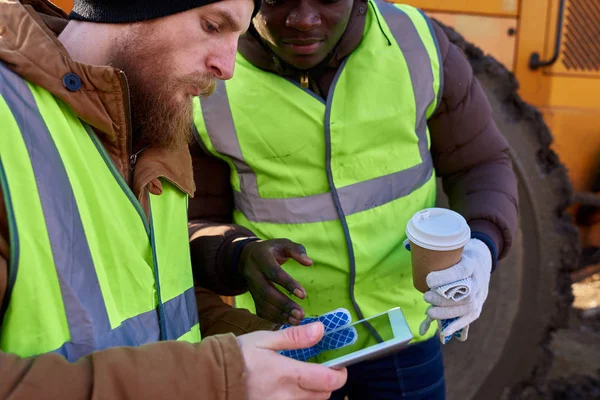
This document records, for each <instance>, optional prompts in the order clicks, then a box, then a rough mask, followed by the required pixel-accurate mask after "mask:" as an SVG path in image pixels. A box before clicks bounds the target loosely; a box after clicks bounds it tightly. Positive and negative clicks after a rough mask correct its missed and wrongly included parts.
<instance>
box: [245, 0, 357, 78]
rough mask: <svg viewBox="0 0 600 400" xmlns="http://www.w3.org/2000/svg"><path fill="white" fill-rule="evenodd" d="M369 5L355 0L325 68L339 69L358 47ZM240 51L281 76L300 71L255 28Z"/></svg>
mask: <svg viewBox="0 0 600 400" xmlns="http://www.w3.org/2000/svg"><path fill="white" fill-rule="evenodd" d="M368 7H369V4H368V2H367V0H354V6H353V8H352V14H351V15H350V20H349V21H348V27H347V28H346V31H345V32H344V35H343V36H342V38H341V39H340V41H339V43H338V44H337V46H336V47H335V49H334V50H333V53H332V54H331V55H330V57H329V59H328V60H327V62H326V63H327V64H326V65H325V66H324V67H325V68H324V69H326V68H333V69H337V68H338V67H339V65H340V63H341V62H342V60H343V59H344V58H345V57H346V56H348V55H349V54H350V53H352V52H353V51H354V49H356V48H357V47H358V45H359V44H360V42H361V40H362V37H363V33H364V29H365V20H366V19H365V16H366V15H367V10H368ZM239 52H240V53H241V54H242V55H243V56H244V58H246V59H247V60H248V61H250V62H251V63H252V64H254V65H255V66H256V67H258V68H260V69H263V70H266V71H270V72H274V73H276V74H278V75H281V76H294V75H296V74H297V72H298V71H297V70H295V69H294V68H293V67H291V66H289V65H287V64H286V63H284V62H283V61H282V60H280V59H279V58H278V57H277V56H276V55H275V54H274V53H273V52H272V51H271V50H270V49H269V48H268V47H267V46H266V45H265V44H264V43H262V40H261V39H260V38H259V37H258V33H256V31H255V30H254V29H251V30H250V31H248V33H247V34H246V35H244V36H242V37H241V38H240V43H239ZM319 67H320V68H323V66H318V67H317V68H319ZM311 72H313V71H311Z"/></svg>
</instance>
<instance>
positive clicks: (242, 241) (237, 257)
mask: <svg viewBox="0 0 600 400" xmlns="http://www.w3.org/2000/svg"><path fill="white" fill-rule="evenodd" d="M259 240H261V239H260V238H258V237H256V236H250V237H241V238H237V239H235V240H234V241H233V254H232V258H231V264H232V266H233V267H234V268H235V269H237V271H238V272H239V273H240V274H243V272H244V257H243V250H244V249H245V248H246V245H247V244H249V243H252V242H257V241H259Z"/></svg>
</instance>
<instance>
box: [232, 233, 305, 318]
mask: <svg viewBox="0 0 600 400" xmlns="http://www.w3.org/2000/svg"><path fill="white" fill-rule="evenodd" d="M290 258H291V259H294V260H296V261H297V262H298V263H299V264H301V265H304V266H307V267H308V266H310V265H312V260H311V259H310V258H308V256H307V255H306V250H305V249H304V246H302V245H300V244H298V243H294V242H292V241H291V240H288V239H272V240H260V241H256V242H250V243H247V244H246V245H245V246H244V248H243V249H242V252H241V254H240V267H241V269H242V274H243V275H244V278H245V279H246V281H247V282H248V289H249V290H250V294H252V298H253V299H254V303H255V304H256V314H257V315H258V316H259V317H261V318H264V319H267V320H269V321H272V322H274V323H279V324H288V323H289V324H292V325H298V324H300V322H301V321H302V319H304V310H303V309H302V307H300V306H299V305H298V304H296V303H295V302H294V301H293V300H292V299H290V298H289V297H288V296H286V295H285V294H283V293H281V292H280V291H279V289H277V288H276V287H275V285H274V283H276V284H277V285H279V286H281V287H283V288H285V289H286V290H287V291H288V292H289V293H290V295H292V294H293V295H294V296H296V297H297V298H299V299H304V298H306V291H305V290H304V288H303V287H302V285H300V283H299V282H298V281H296V280H295V279H294V278H292V277H291V276H290V275H289V274H288V273H287V272H285V271H284V270H283V268H282V267H281V266H282V265H283V264H285V263H286V262H287V261H288V260H289V259H290Z"/></svg>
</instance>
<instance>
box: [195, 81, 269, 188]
mask: <svg viewBox="0 0 600 400" xmlns="http://www.w3.org/2000/svg"><path fill="white" fill-rule="evenodd" d="M200 105H201V107H202V115H203V116H204V123H205V124H206V130H207V131H208V132H209V135H210V141H211V142H212V145H213V147H214V148H215V149H216V150H217V151H218V152H219V153H221V154H227V156H228V157H229V158H230V159H231V161H232V162H233V165H234V166H235V169H236V170H237V172H238V175H239V177H240V185H241V187H242V188H243V189H242V191H243V192H244V193H246V194H247V195H249V196H258V186H257V183H256V174H255V173H254V171H252V168H250V166H249V165H248V164H246V162H245V161H244V156H243V155H242V149H241V148H240V142H239V141H238V137H237V133H236V131H235V125H234V123H233V116H232V115H231V108H230V107H229V100H227V89H226V88H225V82H224V81H222V80H220V79H217V86H216V88H215V91H214V93H213V94H212V95H211V96H209V97H207V98H203V99H202V101H201V102H200Z"/></svg>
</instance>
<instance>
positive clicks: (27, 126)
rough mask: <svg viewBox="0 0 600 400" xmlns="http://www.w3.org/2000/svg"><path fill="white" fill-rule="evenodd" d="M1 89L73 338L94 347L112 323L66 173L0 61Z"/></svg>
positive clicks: (20, 85)
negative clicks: (21, 145)
mask: <svg viewBox="0 0 600 400" xmlns="http://www.w3.org/2000/svg"><path fill="white" fill-rule="evenodd" d="M0 93H2V96H3V97H4V100H5V101H6V103H7V104H8V106H9V108H10V109H11V111H12V114H13V116H14V118H15V120H16V121H17V124H18V126H19V129H20V130H21V135H22V136H23V140H24V142H25V146H26V147H27V152H28V153H29V159H30V161H31V165H32V167H33V172H34V175H35V180H36V183H37V187H38V192H39V195H40V200H41V203H42V210H43V212H44V219H45V221H46V228H47V230H48V236H49V239H50V246H51V248H52V256H53V258H54V265H55V266H56V274H57V276H58V281H59V284H60V290H61V294H62V298H63V303H64V306H65V314H66V317H67V323H68V324H69V331H70V335H71V340H72V341H73V343H76V344H77V345H81V346H84V347H92V348H93V347H95V346H96V338H97V335H98V333H99V332H108V331H109V330H110V322H109V320H108V314H107V312H106V308H105V306H104V299H103V298H102V291H101V290H100V284H99V283H98V277H97V276H96V269H95V267H94V261H93V260H92V255H91V253H90V249H89V247H88V242H87V238H86V236H85V231H84V229H83V223H82V222H81V218H80V215H79V211H78V209H77V202H76V200H75V195H74V194H73V189H72V188H71V184H70V182H69V176H68V175H67V171H66V170H65V167H64V165H63V162H62V160H61V157H60V154H59V153H58V150H57V149H56V145H55V144H54V141H53V140H52V136H51V135H50V132H49V131H48V127H47V126H46V123H45V122H44V120H43V118H42V115H41V114H40V111H39V109H38V107H37V104H36V102H35V99H34V97H33V94H32V93H31V90H30V89H29V86H27V83H26V82H25V81H24V80H23V79H22V78H21V77H19V76H18V75H16V74H15V73H14V72H12V71H10V70H9V69H8V68H6V66H4V65H3V64H0Z"/></svg>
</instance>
